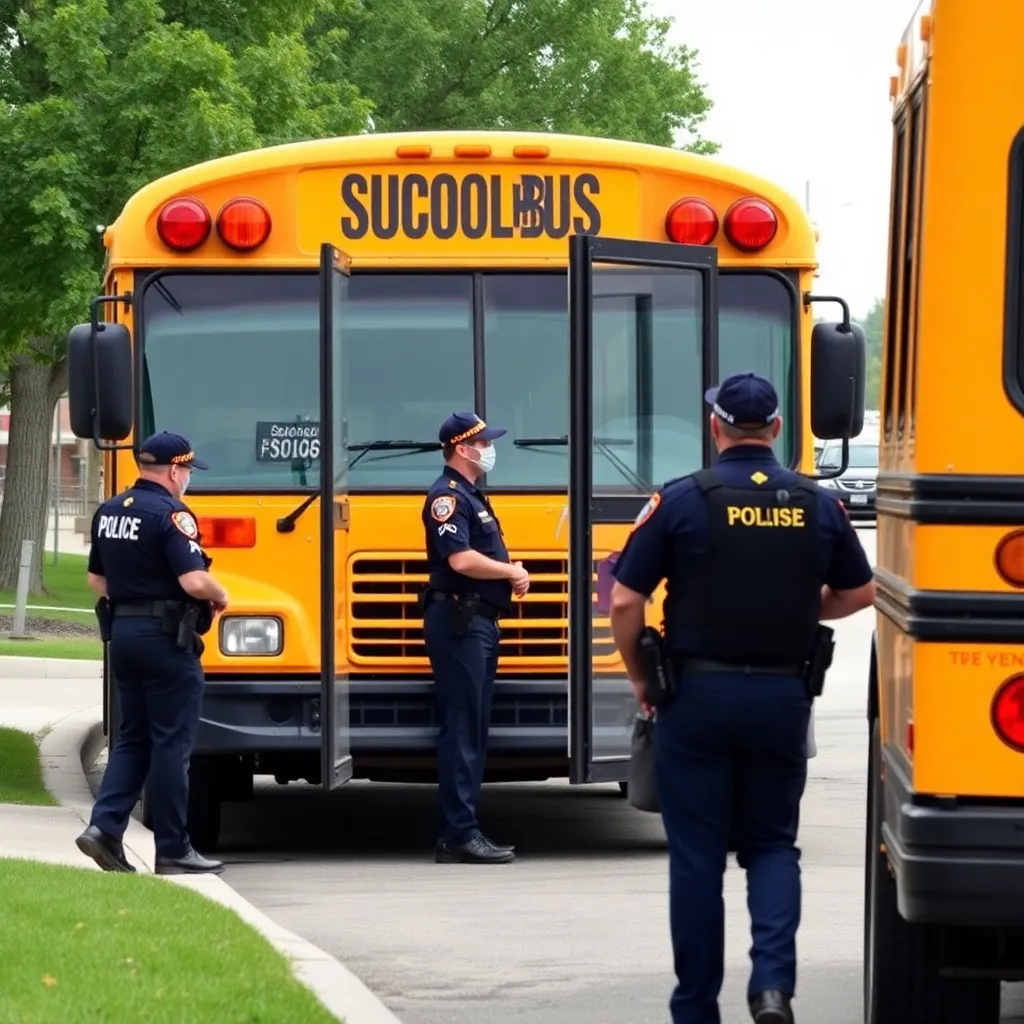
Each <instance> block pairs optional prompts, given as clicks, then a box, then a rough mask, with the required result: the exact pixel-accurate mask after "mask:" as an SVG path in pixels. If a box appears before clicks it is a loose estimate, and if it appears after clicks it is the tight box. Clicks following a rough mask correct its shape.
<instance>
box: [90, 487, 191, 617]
mask: <svg viewBox="0 0 1024 1024" xmlns="http://www.w3.org/2000/svg"><path fill="white" fill-rule="evenodd" d="M199 540H200V538H199V525H198V524H197V523H196V520H195V517H194V516H193V515H192V513H191V512H190V511H189V510H188V507H187V506H186V505H184V504H183V503H182V502H180V501H179V500H178V499H177V498H175V497H174V496H173V495H172V494H171V493H170V491H168V490H167V489H166V488H164V487H161V486H160V484H158V483H154V482H152V481H150V480H136V482H135V483H134V484H133V485H132V486H131V487H130V488H129V489H128V490H127V491H124V492H123V493H121V494H117V495H115V496H114V497H112V498H109V499H108V500H107V501H105V502H104V503H103V504H102V505H101V506H100V507H99V508H98V509H97V510H96V514H95V515H94V516H93V520H92V545H91V547H90V550H89V572H91V573H93V574H95V575H96V576H103V577H105V578H106V581H107V595H108V597H109V598H110V600H111V601H112V602H117V601H121V602H128V601H163V600H169V601H181V600H184V599H185V598H186V597H187V595H186V594H185V591H184V590H182V588H181V584H180V583H179V582H178V577H179V576H183V575H184V574H185V573H187V572H195V571H196V570H197V569H205V568H206V562H205V561H204V559H203V549H202V548H201V547H200V544H199Z"/></svg>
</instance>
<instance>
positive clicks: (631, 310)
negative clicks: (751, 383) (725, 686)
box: [568, 235, 718, 783]
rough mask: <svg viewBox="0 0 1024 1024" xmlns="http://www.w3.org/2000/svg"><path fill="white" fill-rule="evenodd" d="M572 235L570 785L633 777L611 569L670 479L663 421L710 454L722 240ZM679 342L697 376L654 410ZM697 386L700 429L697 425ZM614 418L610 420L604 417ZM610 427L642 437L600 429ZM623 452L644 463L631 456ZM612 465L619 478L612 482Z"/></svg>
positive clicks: (698, 453)
mask: <svg viewBox="0 0 1024 1024" xmlns="http://www.w3.org/2000/svg"><path fill="white" fill-rule="evenodd" d="M569 243H570V244H569V346H570V357H569V382H570V383H569V386H570V398H569V417H570V418H569V564H568V575H569V615H568V618H569V781H570V782H572V783H588V782H624V781H626V779H627V777H628V770H629V756H630V741H631V738H632V732H633V721H634V716H635V714H636V712H637V705H636V700H635V698H634V697H633V693H632V689H631V687H630V685H629V681H628V679H627V678H626V677H625V674H624V673H623V672H622V670H621V668H619V667H617V666H616V665H615V664H610V663H614V662H617V661H618V657H617V655H615V654H614V653H613V652H612V648H611V644H610V628H609V625H608V597H609V594H610V590H611V583H612V576H611V568H612V565H613V564H614V558H615V555H616V551H617V549H618V548H621V546H622V533H623V526H624V525H631V524H632V523H633V522H634V520H635V519H636V517H637V515H638V514H639V513H640V510H641V509H642V508H643V506H644V505H645V504H646V503H647V501H648V500H649V498H650V496H651V494H652V493H653V492H654V491H655V490H657V488H658V487H660V486H661V484H662V483H664V481H663V480H657V479H656V471H655V469H654V462H655V460H654V447H655V446H654V436H655V427H654V424H655V423H657V422H659V421H660V422H673V421H672V417H678V421H680V422H682V423H683V424H688V425H689V426H690V428H691V429H692V430H693V431H694V434H695V436H696V437H698V438H699V440H698V441H696V442H695V444H696V446H697V450H695V453H694V459H695V461H696V460H700V461H702V463H703V464H704V465H708V464H709V462H710V455H711V450H712V449H711V438H710V436H709V428H708V425H707V417H706V416H705V415H703V408H704V404H703V393H704V391H705V390H706V389H707V388H708V387H710V386H711V385H712V384H713V383H715V382H716V376H717V372H718V369H717V362H718V359H717V346H718V339H717V323H718V317H717V305H716V291H715V285H716V280H717V272H718V252H717V250H716V249H715V248H714V247H713V246H690V245H676V244H672V243H664V242H641V241H628V240H621V239H615V238H594V237H590V236H586V235H576V236H572V237H571V238H570V240H569ZM680 311H684V312H685V318H686V320H687V325H686V327H685V328H684V327H683V326H682V325H681V323H680ZM595 314H596V317H595ZM596 319H599V320H600V323H601V325H602V326H601V330H602V331H604V332H605V334H607V333H608V325H609V324H611V325H612V326H611V330H612V331H615V330H618V331H619V337H620V338H622V337H623V336H625V342H624V343H620V342H616V345H617V346H618V347H619V348H623V347H624V352H620V353H619V355H618V357H616V356H615V353H612V352H609V351H606V349H608V343H607V341H606V340H605V341H603V342H602V343H601V345H599V346H595V343H594V341H595V320H596ZM616 322H618V323H619V324H620V325H621V326H619V327H616V326H615V323H616ZM655 335H657V337H655ZM599 340H600V339H599ZM698 340H699V351H695V350H697V349H698V345H697V342H698ZM677 341H678V345H679V346H680V349H681V351H680V353H678V355H679V356H680V358H679V359H677V360H675V361H676V363H677V364H678V365H685V358H682V357H683V352H682V348H683V347H684V346H685V348H686V350H687V352H688V353H689V358H690V360H691V362H690V365H692V366H693V371H692V373H691V374H690V378H696V377H699V378H700V379H699V380H698V379H689V378H688V379H685V380H680V381H679V384H678V389H677V390H678V393H679V396H680V398H679V409H678V410H674V409H673V408H671V404H672V401H673V399H671V398H669V399H668V402H667V405H666V400H665V399H664V397H663V396H664V394H665V388H664V387H663V386H662V387H659V388H658V394H659V396H660V397H659V400H658V402H657V408H656V409H655V407H654V405H655V403H654V400H653V395H654V393H655V387H656V385H657V384H663V382H661V381H658V382H656V381H655V375H656V374H657V372H658V369H659V364H660V365H661V366H664V365H666V364H670V363H671V360H668V361H666V360H659V359H657V358H655V355H656V353H655V345H657V349H658V353H659V354H660V353H662V352H663V351H664V349H665V346H666V345H669V346H670V345H674V344H676V343H677ZM609 388H615V389H617V393H618V392H621V396H620V398H621V401H618V400H616V401H610V400H609V399H608V398H607V394H608V391H609ZM698 388H699V389H700V398H699V402H700V404H699V406H698V408H699V409H700V410H701V415H700V417H699V421H700V426H699V428H698V426H697V425H696V424H695V423H694V422H693V421H694V412H693V410H694V400H695V396H696V394H697V389H698ZM602 396H603V397H602ZM616 404H618V407H619V411H620V410H621V409H627V410H628V409H632V410H633V412H632V413H631V414H630V418H631V420H632V425H631V427H630V429H629V430H628V431H622V430H621V429H618V428H615V427H614V426H613V425H612V424H614V423H619V424H621V423H622V422H623V421H624V419H623V418H622V417H620V416H618V415H617V410H616V409H612V408H611V406H612V405H616ZM655 413H656V414H657V415H655ZM609 416H612V417H613V419H612V423H611V424H606V421H607V420H608V418H609ZM613 429H618V432H619V433H630V434H632V435H633V436H632V437H628V438H624V437H611V436H609V437H603V436H601V435H602V432H607V430H613ZM698 430H699V434H698V433H697V431H698ZM634 446H635V450H634V451H633V452H629V451H628V449H629V448H630V447H634ZM624 451H625V452H626V453H627V454H628V462H631V463H632V466H635V467H636V469H633V468H632V467H631V466H630V465H629V464H628V462H627V461H626V460H624V459H623V452H624ZM613 462H617V463H618V465H619V469H620V471H621V477H620V479H621V486H608V485H607V481H608V480H609V473H610V472H611V471H610V470H609V465H610V464H611V463H613ZM693 468H695V469H696V468H697V466H696V465H695V466H694V467H693ZM597 480H601V481H604V482H605V483H604V484H603V485H602V484H599V483H597V482H596V481H597ZM610 652H612V653H610Z"/></svg>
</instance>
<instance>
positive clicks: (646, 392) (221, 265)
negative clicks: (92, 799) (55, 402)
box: [72, 132, 848, 848]
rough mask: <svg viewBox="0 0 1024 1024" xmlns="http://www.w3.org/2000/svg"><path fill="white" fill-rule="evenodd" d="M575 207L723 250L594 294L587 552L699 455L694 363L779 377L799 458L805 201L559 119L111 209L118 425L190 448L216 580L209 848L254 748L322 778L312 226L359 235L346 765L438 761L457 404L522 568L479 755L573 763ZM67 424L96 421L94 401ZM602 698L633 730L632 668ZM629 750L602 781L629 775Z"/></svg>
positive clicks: (256, 156)
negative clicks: (689, 270)
mask: <svg viewBox="0 0 1024 1024" xmlns="http://www.w3.org/2000/svg"><path fill="white" fill-rule="evenodd" d="M582 235H586V236H590V237H591V238H595V239H597V240H603V239H609V238H610V239H626V240H634V241H635V242H637V243H660V246H661V248H660V249H658V250H657V251H658V252H659V253H661V254H662V255H661V256H659V257H658V258H657V259H655V263H657V262H658V259H662V258H663V256H664V253H665V252H666V251H667V250H668V249H670V248H671V247H673V246H674V247H676V248H677V249H678V251H679V253H685V252H690V251H693V252H698V253H704V254H705V255H706V257H707V259H708V260H710V261H711V263H712V264H715V266H716V267H717V269H716V273H715V284H714V289H713V290H711V291H708V290H705V291H704V292H701V291H700V289H697V290H694V288H693V287H691V285H690V284H684V283H683V282H682V278H681V277H680V276H679V275H678V274H677V275H676V276H675V277H673V276H672V274H670V273H667V272H663V271H665V268H664V267H661V268H660V269H659V268H658V267H657V266H650V267H648V269H647V270H646V271H644V270H641V269H637V267H634V268H633V270H631V271H627V272H626V273H619V274H618V275H617V276H616V273H615V272H613V273H612V274H610V275H606V278H602V280H606V284H605V285H603V286H601V287H598V288H596V289H595V291H594V294H593V299H592V303H591V305H590V308H589V310H588V312H587V317H588V319H587V325H588V330H590V331H592V338H591V341H590V342H588V344H591V343H592V344H591V347H592V354H593V366H592V381H591V383H592V391H593V395H592V402H593V405H592V412H593V433H594V435H595V438H596V441H597V443H596V445H595V452H596V454H595V456H594V463H593V487H594V492H595V494H596V495H603V496H605V497H607V498H608V499H609V501H610V502H611V504H612V505H613V506H614V508H615V509H616V510H617V511H615V512H614V514H612V515H611V518H610V519H609V518H608V517H605V523H606V524H607V523H608V522H612V523H613V524H614V523H618V524H619V525H618V526H614V528H609V527H608V526H607V525H606V526H605V527H603V530H604V532H603V533H602V541H601V543H602V545H603V548H602V552H601V553H602V554H604V555H606V554H608V553H610V552H611V551H613V550H615V549H616V548H617V547H618V546H620V545H621V541H622V539H623V538H624V537H625V534H626V532H627V531H628V528H629V523H630V522H631V521H632V519H633V517H635V515H636V514H637V513H638V512H639V510H640V508H641V507H642V505H643V504H644V502H645V501H646V500H647V498H648V496H649V494H650V493H651V491H653V490H654V489H655V488H656V487H658V486H660V484H661V483H663V482H664V481H665V480H668V479H670V478H672V477H675V476H679V475H682V474H685V473H688V472H691V471H693V470H695V469H697V468H699V467H700V466H701V465H702V463H706V461H707V457H708V455H709V453H710V447H709V443H708V439H707V436H706V419H707V410H706V408H705V406H704V403H703V398H702V395H703V390H704V388H705V387H706V386H707V385H708V384H709V383H714V382H715V381H717V380H718V379H719V378H720V377H722V376H724V375H726V374H728V373H732V372H736V371H739V370H754V371H757V372H759V373H762V374H764V375H765V376H767V377H770V378H771V379H772V380H773V381H774V382H775V383H776V385H777V388H778V391H779V394H780V400H781V403H782V411H783V414H784V416H785V428H784V432H783V434H782V436H781V440H780V443H779V449H778V454H779V456H780V458H781V459H782V461H783V462H785V463H787V464H789V465H792V466H794V467H799V468H801V469H803V470H805V471H809V470H810V469H811V466H812V436H811V431H810V425H811V421H810V383H809V381H810V337H811V328H812V313H811V302H810V301H808V299H807V297H808V295H809V293H810V292H811V286H812V278H813V274H814V270H815V268H816V259H815V249H814V241H815V240H814V233H813V229H812V226H811V224H810V223H809V221H808V219H807V217H806V215H805V214H804V212H803V211H802V210H801V209H800V207H799V205H798V204H797V203H796V202H795V201H794V200H793V199H792V198H791V197H790V196H789V195H787V194H786V193H785V192H783V191H782V190H780V189H779V188H777V187H775V186H773V185H772V184H770V183H768V182H766V181H762V180H759V179H758V178H755V177H753V176H751V175H750V174H747V173H744V172H743V171H740V170H736V169H733V168H730V167H727V166H725V165H722V164H720V163H717V162H715V161H713V160H710V159H707V158H703V157H698V156H694V155H690V154H687V153H684V152H680V151H676V150H671V149H665V148H660V147H654V146H647V145H638V144H631V143H626V142H618V141H612V140H607V139H595V138H583V137H570V136H565V135H553V134H529V133H516V132H436V133H414V134H394V135H364V136H357V137H350V138H340V139H329V140H322V141H314V142H306V143H299V144H293V145H286V146H280V147H275V148H270V149H264V150H260V151H256V152H247V153H241V154H238V155H235V156H231V157H226V158H223V159H219V160H214V161H211V162H209V163H205V164H202V165H199V166H195V167H190V168H187V169H185V170H182V171H180V172H177V173H175V174H171V175H169V176H167V177H164V178H161V179H160V180H158V181H155V182H153V183H151V184H149V185H147V186H146V187H144V188H142V189H141V190H140V191H139V192H138V193H137V194H136V195H134V196H133V197H132V198H131V199H130V200H129V201H128V203H127V204H126V205H125V207H124V209H123V211H122V212H121V214H120V216H119V217H118V218H117V220H116V221H115V222H114V223H113V224H112V225H110V226H109V227H108V228H107V229H106V232H105V235H104V243H105V245H106V248H107V262H106V270H105V275H106V276H105V291H106V299H105V301H104V303H103V306H104V308H105V310H106V314H105V315H106V320H107V322H108V327H110V325H113V324H114V323H115V322H116V324H117V325H118V326H119V329H121V330H125V331H127V333H128V334H129V335H130V337H131V347H132V350H133V353H134V355H133V362H132V370H131V374H132V376H133V379H134V389H135V402H134V409H133V411H132V414H131V417H130V419H131V423H130V431H131V438H141V437H144V436H146V435H148V434H150V433H151V432H153V431H158V430H164V429H169V430H174V431H178V432H180V433H183V434H185V435H187V436H188V437H189V438H190V439H191V441H192V443H193V445H194V447H195V450H196V451H197V452H198V453H200V455H201V456H202V458H204V459H206V460H207V461H208V462H209V463H210V467H211V468H210V470H209V471H208V472H205V473H196V474H194V475H193V479H192V483H191V490H190V491H189V493H188V496H187V500H188V502H189V504H190V506H191V507H192V508H193V509H194V510H195V512H196V514H197V515H198V516H199V518H200V528H201V531H202V537H203V544H204V547H205V548H206V549H207V550H208V551H209V553H210V554H211V555H212V556H213V558H214V566H213V569H214V572H215V573H216V574H217V576H218V578H219V579H221V580H222V581H223V582H224V584H225V585H226V587H227V589H228V591H229V593H230V597H231V607H230V609H229V610H228V612H227V614H226V615H225V616H223V617H222V618H221V619H219V620H218V623H217V625H216V626H215V628H214V631H213V632H212V633H211V634H210V635H209V637H208V638H207V639H208V642H207V648H206V653H205V655H204V657H203V664H204V667H205V671H206V679H207V685H206V696H205V700H204V706H203V717H202V724H201V730H200V736H199V741H198V744H197V748H196V755H195V757H194V758H193V780H194V783H193V787H192V789H193V797H192V808H191V818H190V820H191V826H190V827H191V828H193V829H194V830H195V833H196V841H197V844H198V845H200V846H201V847H202V848H209V847H210V846H212V845H213V844H214V843H215V842H216V838H217V834H218V828H219V808H220V802H221V801H222V800H224V799H238V798H242V797H244V796H245V795H246V794H247V792H248V791H249V790H250V789H251V785H252V778H253V775H254V774H255V773H259V774H269V775H274V776H276V777H277V779H278V780H279V781H281V782H285V781H287V780H289V779H308V780H311V781H316V780H318V779H319V778H320V777H321V772H320V768H321V764H320V736H319V728H320V720H321V717H322V713H323V708H322V707H321V706H320V698H321V689H320V678H321V640H322V637H321V630H320V612H319V604H318V594H319V592H320V573H321V566H320V561H319V551H320V544H321V534H320V517H319V513H318V512H317V511H316V508H315V505H314V499H315V498H316V496H317V494H318V493H319V490H318V489H319V488H320V480H319V473H318V466H319V462H318V460H319V455H320V427H319V424H318V417H319V415H320V409H321V406H320V403H319V394H320V380H319V378H318V374H319V372H320V369H319V363H318V323H320V321H318V296H319V294H320V293H319V291H318V276H317V269H318V258H319V254H320V251H321V246H322V244H323V243H331V244H332V245H333V246H335V247H336V248H337V250H339V255H338V257H337V258H338V260H339V261H341V262H342V263H346V261H350V262H349V263H347V264H346V265H347V266H348V270H347V271H346V273H347V278H346V280H345V294H344V296H343V301H340V305H339V310H338V323H339V324H340V330H341V334H342V336H343V338H342V340H343V343H344V346H345V352H346V356H345V373H346V375H347V385H346V387H347V392H346V395H347V397H346V398H345V401H344V408H343V409H341V411H340V412H339V416H340V417H341V419H342V420H344V423H343V424H342V425H341V426H339V427H338V429H342V426H343V428H344V431H345V435H346V438H347V449H346V450H347V453H348V454H347V455H346V458H347V462H348V465H347V478H346V482H345V487H344V491H345V493H344V501H341V502H339V511H338V516H339V519H338V522H337V524H336V536H335V556H336V557H335V564H336V567H337V568H336V570H335V575H334V578H333V588H334V589H333V592H332V593H333V595H334V597H335V599H336V601H337V602H338V615H339V616H342V615H343V616H345V623H346V625H345V628H344V631H343V633H342V632H339V634H338V637H337V644H338V648H339V650H338V652H337V655H338V659H339V662H342V661H343V662H344V665H345V673H346V674H347V683H348V685H347V701H348V710H347V715H348V726H349V742H350V746H351V755H352V770H353V771H354V773H355V775H357V776H364V777H370V778H374V779H392V780H416V779H423V778H426V779H430V778H432V777H433V775H432V773H433V745H434V737H435V734H436V722H435V717H434V709H433V700H432V691H431V679H430V670H429V664H428V662H427V659H426V655H425V650H424V646H423V638H422V620H421V617H420V616H419V614H418V612H417V608H416V598H417V592H418V591H419V589H420V588H421V587H422V585H423V583H424V582H425V575H424V565H425V562H424V553H423V527H422V525H421V521H420V509H421V505H422V501H423V495H424V493H425V491H426V489H427V487H428V485H429V484H430V483H431V481H432V480H433V479H434V478H435V477H436V476H437V474H438V473H439V471H440V468H441V459H440V455H439V453H438V451H437V450H436V449H437V448H438V447H439V446H438V445H437V431H438V428H439V426H440V424H441V423H442V421H443V420H444V419H445V418H446V417H447V416H448V415H449V414H450V413H452V412H453V411H457V410H476V411H477V412H478V413H480V414H481V415H482V416H484V417H485V419H486V420H487V421H488V422H490V423H492V424H495V425H500V426H504V427H506V428H507V429H508V431H509V434H508V436H507V438H505V439H504V443H503V442H502V441H499V442H498V460H497V465H496V467H495V469H494V470H493V471H492V472H491V473H489V474H488V478H487V483H486V486H487V489H488V492H489V494H490V495H491V496H492V498H493V503H494V506H495V509H496V511H497V514H498V516H499V518H500V520H501V523H502V526H503V529H504V531H505V535H506V541H507V544H508V547H509V549H510V551H511V554H512V557H513V558H514V559H522V560H523V562H524V563H525V565H526V566H527V568H528V569H529V571H530V573H531V577H532V580H533V584H532V587H531V590H530V593H529V595H528V597H527V598H526V599H525V600H523V601H521V602H517V603H516V606H515V609H514V611H513V613H512V614H511V615H510V616H509V617H508V618H507V619H505V620H503V621H502V624H501V630H502V638H501V660H500V666H499V676H498V681H497V686H496V689H495V694H494V706H493V714H492V729H491V743H490V751H491V753H490V757H489V762H488V778H491V779H517V780H522V779H541V778H546V777H549V776H553V775H564V774H565V773H566V764H567V729H568V716H569V709H568V698H567V684H566V675H567V654H568V640H567V601H568V565H567V544H568V530H567V523H566V520H567V502H566V494H567V484H568V472H569V461H570V460H569V457H568V454H567V447H568V446H567V435H568V434H569V424H568V419H569V416H568V395H569V385H570V382H569V379H568V378H569V355H568V343H567V334H568V330H567V329H568V318H569V311H568V298H567V287H568V281H567V267H568V264H569V240H570V237H572V236H582ZM694 247H695V248H694ZM656 248H657V247H656ZM708 254H709V255H708ZM620 269H621V268H620ZM595 280H596V278H595ZM607 282H610V283H607ZM708 287H710V285H709V286H708ZM98 316H99V312H98V308H97V317H98ZM847 319H848V318H847ZM321 326H322V324H321ZM107 336H111V335H110V334H109V330H108V335H107ZM101 340H102V335H101ZM108 383H109V382H108ZM92 386H93V385H92V382H91V381H89V380H88V379H87V380H86V383H85V384H81V386H79V384H76V380H75V379H73V380H72V399H73V401H74V400H75V395H76V394H78V395H79V399H78V400H79V404H80V405H81V403H83V402H85V404H86V406H88V405H90V404H91V401H92V393H91V390H89V389H91V388H92ZM103 387H104V388H108V385H107V384H104V385H103ZM113 387H114V385H109V388H108V390H107V391H106V394H107V396H108V397H107V401H108V403H109V402H111V401H114V398H111V397H110V396H111V395H113V394H114V392H113V391H111V390H109V389H110V388H113ZM76 388H78V391H76V390H75V389H76ZM101 390H102V389H101ZM86 391H88V395H87V396H86V395H85V392H86ZM83 396H85V397H83ZM83 408H84V406H83ZM128 428H129V425H128V424H125V429H126V430H127V429H128ZM81 430H82V432H83V433H86V434H87V435H89V436H91V433H92V425H91V421H89V422H87V423H86V426H85V427H82V428H81ZM108 436H110V435H108ZM131 445H132V441H131V440H129V441H128V447H126V448H123V449H121V450H118V451H116V452H113V453H112V454H111V455H110V456H109V458H108V462H107V467H106V469H107V472H106V491H107V494H115V493H117V492H118V491H119V490H121V489H124V488H125V487H126V486H128V485H129V484H130V483H131V482H132V480H133V479H134V476H135V464H134V458H133V450H132V447H131ZM609 530H610V532H609ZM340 621H341V619H340V618H339V619H338V620H337V622H340ZM339 629H340V627H339ZM593 644H594V664H595V665H597V666H602V665H603V666H604V667H605V668H608V666H612V667H614V665H615V664H617V658H616V656H615V654H614V649H613V646H612V641H611V637H610V635H609V632H608V629H607V623H606V621H605V620H604V619H602V618H601V617H600V616H598V617H597V618H596V619H595V624H594V633H593ZM622 697H623V699H622V702H621V708H618V709H617V710H614V711H612V712H611V717H610V719H609V721H608V722H606V723H605V726H604V727H606V728H608V729H610V730H612V731H613V732H615V734H616V735H618V736H619V737H620V739H621V742H622V744H627V743H628V735H629V726H630V708H629V695H628V687H623V691H622ZM625 749H626V752H627V754H628V746H626V748H625ZM625 765H626V762H625V760H623V759H620V761H619V768H618V769H617V771H618V772H619V774H618V775H615V772H614V771H613V772H611V774H609V773H607V772H606V773H605V775H604V776H603V777H604V778H609V779H612V780H614V779H616V778H617V779H618V780H619V781H621V780H624V779H625Z"/></svg>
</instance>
